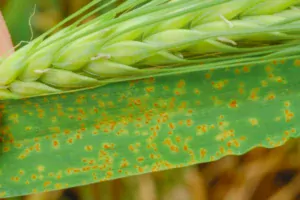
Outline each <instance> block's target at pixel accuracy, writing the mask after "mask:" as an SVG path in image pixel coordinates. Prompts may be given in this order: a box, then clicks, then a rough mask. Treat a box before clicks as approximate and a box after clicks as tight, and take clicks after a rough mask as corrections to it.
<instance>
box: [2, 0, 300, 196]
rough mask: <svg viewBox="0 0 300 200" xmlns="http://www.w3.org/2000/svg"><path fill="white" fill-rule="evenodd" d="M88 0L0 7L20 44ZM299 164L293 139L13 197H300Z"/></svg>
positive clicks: (10, 2) (19, 1)
mask: <svg viewBox="0 0 300 200" xmlns="http://www.w3.org/2000/svg"><path fill="white" fill-rule="evenodd" d="M90 1H91V0H0V9H1V11H2V12H3V14H4V18H5V20H6V22H7V24H8V27H9V30H10V32H11V35H12V39H13V43H14V44H15V45H17V44H20V42H21V41H30V40H31V39H32V37H33V38H35V37H37V36H39V35H40V34H42V33H43V32H45V31H47V30H48V29H50V28H51V27H53V26H54V25H55V24H57V23H58V22H59V21H61V20H62V19H64V18H65V17H67V16H69V15H70V14H72V13H74V12H75V11H77V10H78V9H80V8H81V7H82V6H84V5H85V4H87V3H88V2H90ZM103 2H105V0H104V1H103ZM120 2H122V1H121V0H120V1H116V3H115V4H118V3H120ZM31 16H32V17H31ZM93 17H94V16H91V17H90V18H89V19H92V18H93ZM29 19H30V24H31V25H29ZM31 27H32V28H31ZM31 29H32V30H33V35H32V32H31ZM21 44H22V45H24V44H25V43H24V42H23V43H21ZM299 170H300V141H299V140H291V141H289V142H288V143H287V144H286V145H284V146H282V147H278V148H275V149H271V150H270V149H264V148H256V149H253V150H252V151H250V152H249V153H247V154H245V155H242V156H227V157H224V158H223V159H221V160H218V161H215V162H212V163H205V164H200V165H195V166H191V167H187V168H182V169H174V170H169V171H163V172H158V173H153V174H145V175H140V176H134V177H129V178H123V179H118V180H114V181H108V182H103V183H98V184H92V185H88V186H82V187H77V188H72V189H68V190H61V191H55V192H49V193H42V194H36V195H30V196H26V197H18V198H11V200H23V199H25V200H252V199H253V200H298V199H299V200H300V173H299Z"/></svg>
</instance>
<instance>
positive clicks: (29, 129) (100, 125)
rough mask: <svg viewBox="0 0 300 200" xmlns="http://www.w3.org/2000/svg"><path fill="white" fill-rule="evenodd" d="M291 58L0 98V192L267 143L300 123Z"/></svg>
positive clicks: (299, 68) (296, 67) (100, 177)
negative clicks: (71, 90)
mask: <svg viewBox="0 0 300 200" xmlns="http://www.w3.org/2000/svg"><path fill="white" fill-rule="evenodd" d="M299 72H300V61H299V60H296V61H295V60H290V61H285V62H283V61H280V60H278V61H276V62H275V61H274V62H273V63H268V64H260V65H255V66H243V67H236V68H230V69H218V70H213V71H202V72H193V73H190V74H182V75H174V76H166V77H158V78H150V79H147V80H140V81H131V82H123V83H116V84H110V85H107V86H102V87H99V88H96V89H90V90H85V91H82V92H76V93H70V94H63V95H51V96H45V97H37V98H29V99H26V100H8V101H1V102H0V109H1V115H2V121H1V123H2V126H1V128H0V129H1V130H0V140H1V143H0V144H1V149H0V153H1V155H0V197H11V196H21V195H26V194H29V193H33V192H34V193H36V192H43V191H49V190H55V189H63V188H67V187H74V186H79V185H83V184H90V183H93V182H99V181H104V180H111V179H115V178H120V177H125V176H129V175H137V174H141V173H146V172H151V171H159V170H164V169H168V168H175V167H180V166H187V165H191V164H196V163H202V162H209V161H212V160H216V159H219V158H221V157H223V156H225V155H228V154H242V153H245V152H246V151H248V150H250V149H251V148H254V147H256V146H264V147H275V146H278V145H282V144H283V143H284V142H285V141H287V139H288V138H290V137H297V136H298V130H299V129H300V127H299V126H300V123H299V122H300V118H299V116H298V114H297V110H299V108H300V92H299V84H300V81H299Z"/></svg>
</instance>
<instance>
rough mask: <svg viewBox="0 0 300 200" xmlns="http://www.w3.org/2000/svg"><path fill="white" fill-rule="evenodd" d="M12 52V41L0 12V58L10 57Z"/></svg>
mask: <svg viewBox="0 0 300 200" xmlns="http://www.w3.org/2000/svg"><path fill="white" fill-rule="evenodd" d="M13 50H14V49H13V44H12V40H11V37H10V34H9V32H8V29H7V26H6V23H5V21H4V18H3V16H2V13H1V11H0V57H5V56H8V55H10V54H11V53H13Z"/></svg>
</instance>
